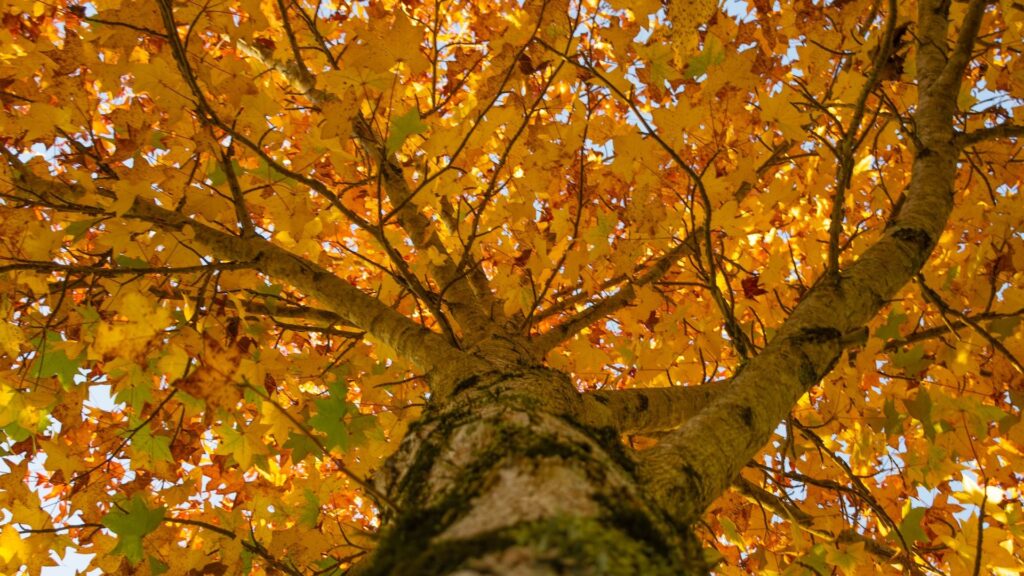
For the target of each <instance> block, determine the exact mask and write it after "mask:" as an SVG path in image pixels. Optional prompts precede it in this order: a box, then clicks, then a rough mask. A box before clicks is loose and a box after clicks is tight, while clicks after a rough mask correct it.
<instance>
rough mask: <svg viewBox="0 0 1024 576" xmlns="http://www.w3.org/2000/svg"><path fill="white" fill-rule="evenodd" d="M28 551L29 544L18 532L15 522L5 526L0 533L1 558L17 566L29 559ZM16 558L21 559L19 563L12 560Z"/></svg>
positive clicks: (6, 562)
mask: <svg viewBox="0 0 1024 576" xmlns="http://www.w3.org/2000/svg"><path fill="white" fill-rule="evenodd" d="M28 553H29V549H28V546H26V545H25V541H24V540H23V539H22V538H21V535H20V534H18V530H17V529H16V528H15V527H14V524H8V525H7V526H4V529H3V533H0V558H2V559H3V561H4V563H5V564H7V565H8V566H11V567H14V568H17V566H18V564H20V563H21V562H25V561H27V560H28V555H29V554H28ZM15 558H18V559H19V560H20V561H19V562H17V563H15V562H12V560H14V559H15Z"/></svg>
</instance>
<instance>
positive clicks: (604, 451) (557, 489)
mask: <svg viewBox="0 0 1024 576" xmlns="http://www.w3.org/2000/svg"><path fill="white" fill-rule="evenodd" d="M454 388H455V390H456V392H455V394H454V396H453V397H452V398H451V400H450V401H449V402H447V403H445V404H444V405H442V406H433V407H431V408H430V409H428V411H427V412H426V413H425V414H424V416H423V418H422V419H421V420H420V421H419V422H418V423H417V424H416V426H415V428H414V429H413V430H411V431H410V432H409V434H408V435H407V436H406V438H405V439H404V440H403V442H402V445H401V447H400V448H399V451H398V453H397V454H396V455H395V456H394V457H393V458H392V460H391V462H390V464H389V466H388V468H387V469H386V470H384V471H383V473H382V474H381V477H380V479H379V481H380V484H381V485H380V486H379V488H380V489H382V490H386V491H387V492H388V494H389V496H390V498H391V499H392V500H393V501H394V502H395V503H396V505H397V506H398V507H399V509H400V510H401V512H400V513H399V514H398V515H397V517H396V518H394V520H393V521H392V522H391V524H390V525H389V527H388V528H387V531H386V532H385V535H384V538H383V540H382V541H381V545H380V548H379V549H378V550H377V551H376V552H375V555H374V557H373V559H372V560H371V561H369V562H368V563H367V565H366V566H365V572H361V574H373V575H384V574H393V575H398V574H458V575H459V576H471V575H484V574H522V575H555V574H593V575H599V574H607V575H616V574H623V575H625V574H651V575H662V574H664V575H669V574H699V573H705V572H706V571H707V567H706V566H705V565H704V562H703V559H702V555H701V552H700V547H699V546H698V545H697V543H696V541H695V540H694V539H693V538H692V537H691V535H690V534H689V530H688V528H687V527H685V526H682V525H679V524H676V523H674V522H673V521H672V520H671V519H670V518H669V517H667V516H666V515H665V514H664V513H662V512H660V511H659V509H658V508H657V507H655V506H653V505H652V504H651V502H650V501H649V500H648V499H647V498H646V497H645V496H644V494H643V491H642V489H641V487H640V485H639V484H638V483H637V481H636V476H635V473H634V463H633V459H632V458H631V457H630V455H629V454H627V452H626V448H625V447H624V446H623V445H622V443H621V441H620V437H619V435H618V433H617V432H616V431H615V430H613V429H610V428H604V429H594V428H586V427H583V426H581V425H580V424H579V423H578V422H576V420H575V419H574V418H573V417H572V415H573V414H575V413H578V412H579V409H580V408H581V406H582V397H581V396H580V395H579V394H578V393H577V392H576V390H575V389H574V388H573V387H572V385H571V383H570V382H569V379H568V378H567V377H566V376H565V375H564V374H560V373H558V372H554V371H551V370H547V369H542V368H537V369H526V370H523V371H520V372H513V373H504V372H495V373H489V374H483V375H480V376H476V377H473V378H471V379H469V380H467V381H463V382H461V383H457V384H456V385H455V386H454Z"/></svg>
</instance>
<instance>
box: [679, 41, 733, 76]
mask: <svg viewBox="0 0 1024 576" xmlns="http://www.w3.org/2000/svg"><path fill="white" fill-rule="evenodd" d="M723 60H725V47H724V46H722V42H721V40H719V39H718V38H717V37H715V36H714V35H713V34H708V36H707V39H706V40H705V41H704V49H703V50H701V53H700V55H699V56H695V57H693V58H691V59H690V62H689V63H687V65H686V75H687V76H689V77H690V78H700V77H701V76H703V75H704V74H706V73H707V71H708V68H710V67H712V66H714V65H716V64H721V63H722V61H723Z"/></svg>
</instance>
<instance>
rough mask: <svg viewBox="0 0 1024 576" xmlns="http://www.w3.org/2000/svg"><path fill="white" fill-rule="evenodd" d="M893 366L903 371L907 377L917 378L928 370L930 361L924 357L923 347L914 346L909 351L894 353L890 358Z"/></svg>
mask: <svg viewBox="0 0 1024 576" xmlns="http://www.w3.org/2000/svg"><path fill="white" fill-rule="evenodd" d="M890 358H892V364H893V366H896V367H897V368H900V369H901V370H903V373H904V374H907V375H908V376H917V375H918V374H920V373H921V372H924V371H925V370H927V369H928V366H930V365H931V363H932V361H931V360H930V359H927V358H925V357H924V346H920V345H918V346H914V347H913V348H911V349H909V350H904V351H901V352H896V353H895V354H892V355H891V356H890Z"/></svg>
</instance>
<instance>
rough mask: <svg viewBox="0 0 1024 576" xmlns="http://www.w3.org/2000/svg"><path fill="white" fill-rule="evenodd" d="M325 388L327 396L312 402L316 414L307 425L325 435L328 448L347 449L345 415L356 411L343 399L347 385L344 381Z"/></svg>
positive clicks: (347, 439)
mask: <svg viewBox="0 0 1024 576" xmlns="http://www.w3.org/2000/svg"><path fill="white" fill-rule="evenodd" d="M327 389H328V391H329V394H330V395H329V396H328V397H327V398H325V399H323V400H316V401H315V402H313V403H314V404H315V405H316V416H313V417H312V418H310V419H309V425H310V426H311V427H312V428H313V429H314V430H316V431H317V432H321V433H323V434H324V435H325V436H327V441H326V442H325V443H324V444H325V445H326V446H327V448H328V449H331V448H335V447H337V448H340V449H341V450H347V449H348V446H349V429H348V425H346V424H345V415H346V414H348V413H349V412H353V413H357V412H356V410H355V407H354V406H352V405H351V404H349V403H348V402H346V401H345V396H346V395H347V394H348V386H346V385H345V383H344V382H340V383H334V384H331V385H329V386H328V387H327Z"/></svg>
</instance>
